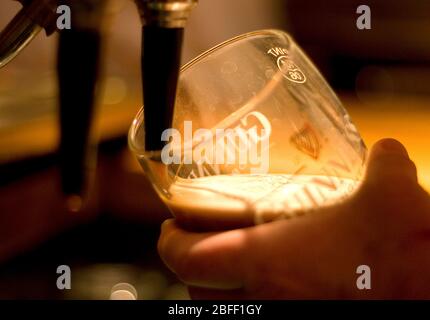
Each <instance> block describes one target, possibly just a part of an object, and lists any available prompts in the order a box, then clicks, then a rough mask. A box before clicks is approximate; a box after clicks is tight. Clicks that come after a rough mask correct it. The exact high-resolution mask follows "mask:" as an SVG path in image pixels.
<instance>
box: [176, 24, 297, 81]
mask: <svg viewBox="0 0 430 320" xmlns="http://www.w3.org/2000/svg"><path fill="white" fill-rule="evenodd" d="M264 35H267V36H268V35H276V36H283V37H286V38H287V39H288V40H290V41H291V40H292V39H291V36H290V35H289V34H288V33H286V32H285V31H283V30H280V29H261V30H256V31H250V32H246V33H243V34H240V35H238V36H234V37H232V38H230V39H228V40H225V41H223V42H221V43H218V44H217V45H215V46H213V47H212V48H210V49H207V50H206V51H204V52H202V53H201V54H199V55H198V56H196V57H195V58H193V59H191V60H190V61H188V62H187V63H186V64H184V65H183V66H182V67H181V73H182V72H184V71H186V70H188V69H189V68H191V67H192V66H194V65H195V64H197V63H199V62H201V61H202V60H204V59H205V58H207V57H208V56H209V55H211V54H212V53H214V52H215V51H219V50H220V49H222V48H224V47H227V46H228V45H230V44H232V43H236V42H238V41H240V40H244V39H246V38H253V37H256V36H264Z"/></svg>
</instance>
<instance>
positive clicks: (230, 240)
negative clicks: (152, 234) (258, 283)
mask: <svg viewBox="0 0 430 320" xmlns="http://www.w3.org/2000/svg"><path fill="white" fill-rule="evenodd" d="M245 250H246V237H245V232H244V231H242V230H233V231H228V232H222V233H215V232H206V233H195V232H190V231H186V230H183V229H181V228H180V227H178V226H177V224H176V223H175V221H174V220H168V221H166V222H165V223H163V226H162V231H161V235H160V239H159V242H158V251H159V254H160V256H161V258H162V259H163V261H164V262H165V263H166V265H167V266H168V267H169V268H170V269H171V270H172V271H173V272H175V273H176V274H177V275H178V277H179V278H180V279H181V280H182V281H183V282H185V283H187V284H189V285H195V286H201V287H208V288H223V289H226V288H229V289H232V288H240V287H242V285H243V283H244V278H245V275H246V272H245V269H246V263H245V262H244V258H243V257H244V254H243V253H244V251H245ZM238 262H240V263H238Z"/></svg>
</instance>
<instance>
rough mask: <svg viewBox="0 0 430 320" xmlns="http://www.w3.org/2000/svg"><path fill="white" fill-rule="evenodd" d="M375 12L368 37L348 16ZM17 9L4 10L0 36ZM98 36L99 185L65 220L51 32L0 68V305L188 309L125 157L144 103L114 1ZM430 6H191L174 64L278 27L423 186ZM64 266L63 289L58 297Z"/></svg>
mask: <svg viewBox="0 0 430 320" xmlns="http://www.w3.org/2000/svg"><path fill="white" fill-rule="evenodd" d="M360 4H366V5H368V6H369V7H370V8H371V13H372V20H371V27H372V29H371V30H361V31H360V30H358V29H357V27H356V19H357V17H358V14H357V13H356V9H357V7H358V6H359V5H360ZM19 9H20V5H19V3H17V2H14V1H11V0H7V1H1V4H0V28H3V27H4V26H5V25H6V24H7V23H8V21H9V20H10V19H11V18H12V16H13V15H14V14H15V13H17V12H18V10H19ZM114 9H115V15H114V18H113V19H112V21H111V24H110V29H109V31H108V32H107V34H106V47H105V56H104V57H105V61H104V66H105V67H104V75H103V92H104V93H103V96H102V99H101V101H100V106H99V108H98V110H97V116H96V119H97V121H96V129H97V135H98V136H99V139H100V145H99V161H98V165H97V171H96V180H95V184H94V188H93V192H92V195H91V201H90V204H89V206H88V208H87V209H86V210H84V211H82V212H79V213H75V214H71V213H67V212H66V211H65V210H64V208H63V206H62V202H61V193H60V187H59V173H58V166H57V161H56V157H55V152H56V149H57V144H58V137H59V134H58V133H59V131H58V129H59V128H58V114H57V112H58V110H57V83H56V73H55V68H56V45H57V40H58V39H57V36H56V35H53V36H51V37H49V38H47V37H46V36H45V34H44V33H40V34H39V35H38V36H37V38H36V39H35V40H34V41H33V42H32V43H31V44H30V45H29V46H28V48H27V49H26V50H25V51H24V52H23V53H22V54H21V55H20V56H19V57H18V58H17V59H16V60H14V61H13V62H12V63H10V64H9V65H7V66H6V67H5V68H3V69H1V70H0V298H2V299H14V298H24V299H46V298H49V299H107V298H109V296H110V293H111V288H112V287H113V286H114V285H115V284H117V283H121V282H127V283H130V284H132V285H133V286H134V287H135V288H136V290H137V293H138V296H139V298H140V299H187V298H188V296H187V292H186V289H185V288H184V287H183V286H182V285H181V284H179V283H178V282H177V281H176V279H175V276H174V275H173V274H171V273H170V272H169V271H168V270H167V269H166V268H165V267H164V266H163V264H162V263H161V261H160V260H159V258H158V255H157V252H156V241H157V237H158V233H159V226H160V223H161V222H162V221H163V220H164V219H166V218H168V217H169V216H170V214H169V212H168V211H167V209H166V208H165V206H164V205H163V204H162V203H161V202H160V200H158V197H157V196H156V195H155V193H154V192H153V191H152V189H151V187H150V184H149V183H148V181H147V180H146V178H145V175H144V173H143V172H142V170H141V169H140V167H139V166H138V163H137V161H135V159H134V158H133V156H132V155H131V153H130V151H129V150H128V148H127V138H126V136H127V131H128V128H129V126H130V125H131V122H132V120H133V117H134V116H135V114H136V113H137V111H138V110H139V108H140V106H141V101H142V97H141V94H142V93H141V80H140V78H141V76H140V22H139V16H138V13H137V10H136V8H135V5H134V3H133V2H132V1H130V0H116V1H115V8H114ZM429 15H430V2H426V1H421V0H411V1H408V2H405V1H397V0H396V1H394V0H393V1H388V0H387V1H383V0H375V1H370V0H369V1H366V2H365V3H362V2H358V1H352V0H330V1H318V0H315V1H305V0H234V1H230V0H201V1H200V3H199V5H198V6H197V8H196V9H195V10H194V11H193V12H192V16H191V19H190V21H189V24H188V28H187V29H186V37H185V48H184V54H183V62H184V63H185V62H187V61H189V60H190V59H192V58H193V57H195V56H196V55H198V54H200V53H202V52H203V51H204V50H206V49H209V48H210V47H212V46H213V45H215V44H217V43H219V42H222V41H224V40H227V39H228V38H231V37H233V36H236V35H239V34H241V33H244V32H248V31H254V30H257V29H265V28H279V29H283V30H286V31H287V32H289V33H290V34H291V35H293V37H294V38H295V39H296V40H297V42H298V43H299V44H300V45H301V46H302V47H303V49H304V50H305V51H306V52H307V53H308V55H309V56H310V57H311V59H312V60H313V61H314V62H315V64H316V65H317V66H318V67H319V68H320V70H321V71H322V73H323V75H324V76H325V77H326V78H327V80H328V82H329V83H330V84H331V85H332V87H333V88H334V90H335V91H336V92H337V93H338V94H339V96H340V98H341V100H342V102H343V103H344V105H345V107H346V109H347V110H348V112H349V113H350V115H351V117H352V119H353V121H354V122H355V124H356V125H357V127H358V129H359V131H360V133H361V134H362V137H363V139H364V141H365V142H366V144H367V145H368V146H371V145H372V144H373V143H374V142H375V141H376V140H378V139H380V138H383V137H394V138H397V139H399V140H400V141H401V142H403V143H404V144H405V145H406V147H407V148H408V150H409V151H410V155H411V158H412V159H413V160H414V161H415V162H416V165H417V168H418V172H419V180H420V182H421V184H422V185H423V186H424V187H425V188H426V189H427V190H430V131H429V128H430V127H429V122H430V40H429V39H428V36H427V35H428V34H429V33H430V19H429V18H430V17H429ZM59 265H69V266H70V267H71V270H72V289H71V290H64V291H60V290H58V289H57V287H56V279H57V276H58V275H57V274H56V269H57V267H58V266H59Z"/></svg>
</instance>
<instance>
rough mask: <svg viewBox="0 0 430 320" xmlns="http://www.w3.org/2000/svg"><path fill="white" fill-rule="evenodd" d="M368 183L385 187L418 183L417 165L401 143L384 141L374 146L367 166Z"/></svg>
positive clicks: (391, 140)
mask: <svg viewBox="0 0 430 320" xmlns="http://www.w3.org/2000/svg"><path fill="white" fill-rule="evenodd" d="M366 182H368V183H372V184H374V183H378V184H382V185H383V186H385V187H390V186H393V185H396V186H398V185H404V184H408V183H410V182H413V183H416V182H417V170H416V167H415V164H414V163H413V162H412V161H411V160H410V159H409V155H408V152H407V151H406V149H405V147H404V146H403V145H402V144H401V143H400V142H398V141H397V140H395V139H383V140H380V141H378V142H377V143H376V144H375V145H374V146H373V148H372V151H371V152H370V156H369V159H368V164H367V170H366V179H365V183H366Z"/></svg>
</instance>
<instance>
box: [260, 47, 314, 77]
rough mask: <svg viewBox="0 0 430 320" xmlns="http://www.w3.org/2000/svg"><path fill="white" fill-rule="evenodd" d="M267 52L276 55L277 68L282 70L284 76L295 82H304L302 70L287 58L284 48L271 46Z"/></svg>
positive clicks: (286, 51)
mask: <svg viewBox="0 0 430 320" xmlns="http://www.w3.org/2000/svg"><path fill="white" fill-rule="evenodd" d="M267 53H268V54H271V55H272V56H274V57H276V58H277V59H276V64H277V65H278V69H279V70H280V71H281V72H282V74H283V75H284V77H285V78H287V79H288V80H290V81H292V82H295V83H305V82H306V76H305V74H304V73H303V71H302V70H300V68H299V67H298V66H297V65H296V64H295V63H294V62H293V61H292V60H291V59H290V58H289V56H288V50H287V49H285V48H278V47H275V48H271V49H270V50H268V51H267Z"/></svg>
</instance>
